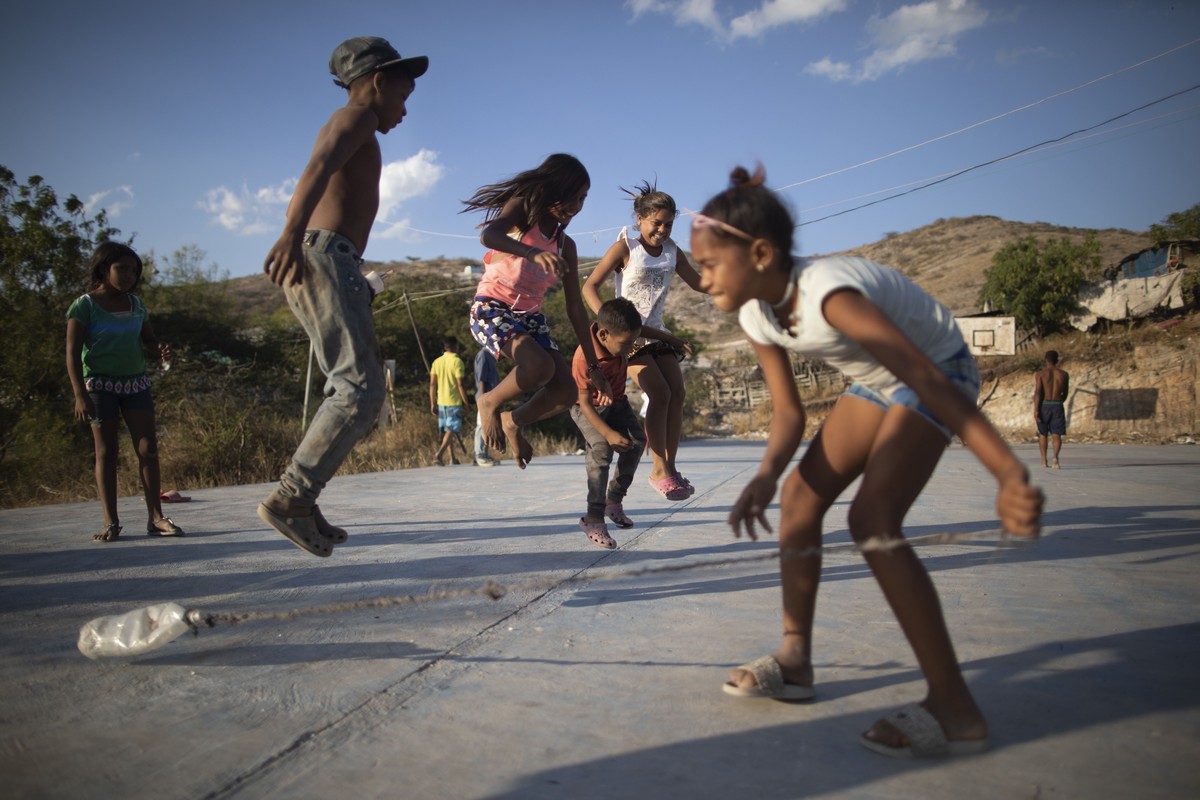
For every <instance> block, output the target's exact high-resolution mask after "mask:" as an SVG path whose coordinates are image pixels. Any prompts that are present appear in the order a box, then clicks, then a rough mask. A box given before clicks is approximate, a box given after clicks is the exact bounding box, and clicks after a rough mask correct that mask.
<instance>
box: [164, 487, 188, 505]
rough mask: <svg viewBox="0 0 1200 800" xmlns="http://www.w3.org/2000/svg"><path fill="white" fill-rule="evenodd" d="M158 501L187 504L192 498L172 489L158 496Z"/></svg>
mask: <svg viewBox="0 0 1200 800" xmlns="http://www.w3.org/2000/svg"><path fill="white" fill-rule="evenodd" d="M158 499H159V500H161V501H162V502H164V503H186V502H188V501H189V500H191V499H192V498H190V497H185V496H183V495H181V494H180V493H179V492H178V490H176V489H172V490H171V491H169V492H163V493H162V494H160V495H159V496H158Z"/></svg>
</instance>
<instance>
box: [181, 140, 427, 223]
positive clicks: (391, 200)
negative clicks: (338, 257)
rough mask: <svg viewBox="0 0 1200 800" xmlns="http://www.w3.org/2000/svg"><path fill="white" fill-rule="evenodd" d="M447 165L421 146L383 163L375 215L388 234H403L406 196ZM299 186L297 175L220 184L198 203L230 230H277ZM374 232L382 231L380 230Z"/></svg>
mask: <svg viewBox="0 0 1200 800" xmlns="http://www.w3.org/2000/svg"><path fill="white" fill-rule="evenodd" d="M443 171H444V170H443V167H442V165H441V164H438V163H437V153H436V152H434V151H432V150H421V151H420V152H419V153H417V154H416V155H413V156H410V157H409V158H406V159H404V160H402V161H392V162H390V163H387V164H384V165H383V171H382V174H381V175H380V176H379V212H378V214H376V216H375V223H376V225H377V226H378V229H382V231H383V234H382V235H383V236H384V238H388V237H392V238H395V237H397V236H400V235H401V234H402V229H403V228H405V227H406V226H407V225H408V220H393V219H391V217H392V215H393V213H394V212H396V211H397V210H398V209H399V208H400V206H401V205H402V204H403V203H404V201H406V200H410V199H412V198H414V197H419V196H420V195H423V194H425V193H426V192H428V191H429V190H430V189H432V188H433V187H434V186H436V185H437V183H438V181H440V180H441V179H442V173H443ZM295 190H296V178H288V179H287V180H285V181H283V182H282V183H280V184H277V185H275V186H264V187H262V188H259V189H253V190H252V189H250V188H249V187H247V186H245V185H244V184H243V185H242V187H241V188H240V189H236V190H235V189H230V188H229V187H227V186H218V187H216V188H215V189H209V190H208V193H207V194H206V195H205V196H204V199H203V200H201V201H200V202H199V203H198V204H197V206H198V207H199V208H200V209H201V210H203V211H204V212H206V213H207V214H209V215H210V216H211V217H212V220H213V222H215V223H217V224H218V225H220V226H221V227H222V228H224V229H225V230H227V231H231V232H233V233H238V234H241V235H243V236H252V235H256V234H262V233H270V232H271V231H277V230H279V229H280V228H282V227H283V219H284V216H285V215H286V214H287V206H288V203H290V202H291V200H292V193H293V192H294V191H295ZM378 229H377V231H376V232H375V234H374V235H376V236H379V235H381V234H380V233H379V232H378Z"/></svg>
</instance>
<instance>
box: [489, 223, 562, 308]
mask: <svg viewBox="0 0 1200 800" xmlns="http://www.w3.org/2000/svg"><path fill="white" fill-rule="evenodd" d="M509 237H511V238H513V239H517V231H515V230H514V231H512V232H511V233H509ZM517 241H519V242H520V243H521V244H523V245H526V246H527V247H536V248H538V249H539V250H548V251H549V252H551V253H558V252H559V247H558V241H557V240H556V239H547V238H546V237H545V236H543V235H542V231H541V229H540V228H539V227H538V226H537V225H534V226H533V227H532V228H530V229H529V230H527V231H525V234H524V235H523V236H521V237H520V238H519V239H517ZM556 283H558V276H557V275H555V274H554V270H545V269H543V268H542V267H541V266H539V265H538V264H536V263H534V262H532V261H528V260H526V259H524V258H521V257H520V256H514V255H510V254H508V253H502V252H500V251H499V250H488V251H487V253H485V254H484V256H483V280H481V281H480V282H479V287H478V288H477V289H476V290H475V294H477V295H483V296H485V297H493V298H495V299H496V300H499V301H500V302H502V303H505V304H507V305H508V306H509V307H510V308H512V310H513V311H519V312H521V313H523V314H525V313H530V312H534V311H538V310H540V309H541V307H542V300H543V299H544V298H545V296H546V291H547V290H548V289H549V288H550V287H551V286H553V285H554V284H556Z"/></svg>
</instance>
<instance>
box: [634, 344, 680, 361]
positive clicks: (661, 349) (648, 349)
mask: <svg viewBox="0 0 1200 800" xmlns="http://www.w3.org/2000/svg"><path fill="white" fill-rule="evenodd" d="M685 355H686V353H684V352H683V351H682V350H676V349H675V348H674V347H671V345H669V344H667V343H666V342H663V341H660V340H658V339H643V340H642V341H641V343H640V344H635V345H634V346H633V350H631V351H629V358H628V359H627V360H629V361H633V360H634V359H635V358H638V357H646V356H649V357H650V359H651V360H653V359H656V358H658V357H659V356H670V357H671V358H673V359H675V360H676V361H683V358H684V356H685Z"/></svg>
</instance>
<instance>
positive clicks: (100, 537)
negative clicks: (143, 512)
mask: <svg viewBox="0 0 1200 800" xmlns="http://www.w3.org/2000/svg"><path fill="white" fill-rule="evenodd" d="M120 538H121V526H120V525H118V524H117V523H115V522H113V523H111V524H109V525H107V526H105V528H104V530H102V531H100V532H99V533H97V534H96V535H95V536H93V537H92V541H93V542H115V541H116V540H117V539H120Z"/></svg>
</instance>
